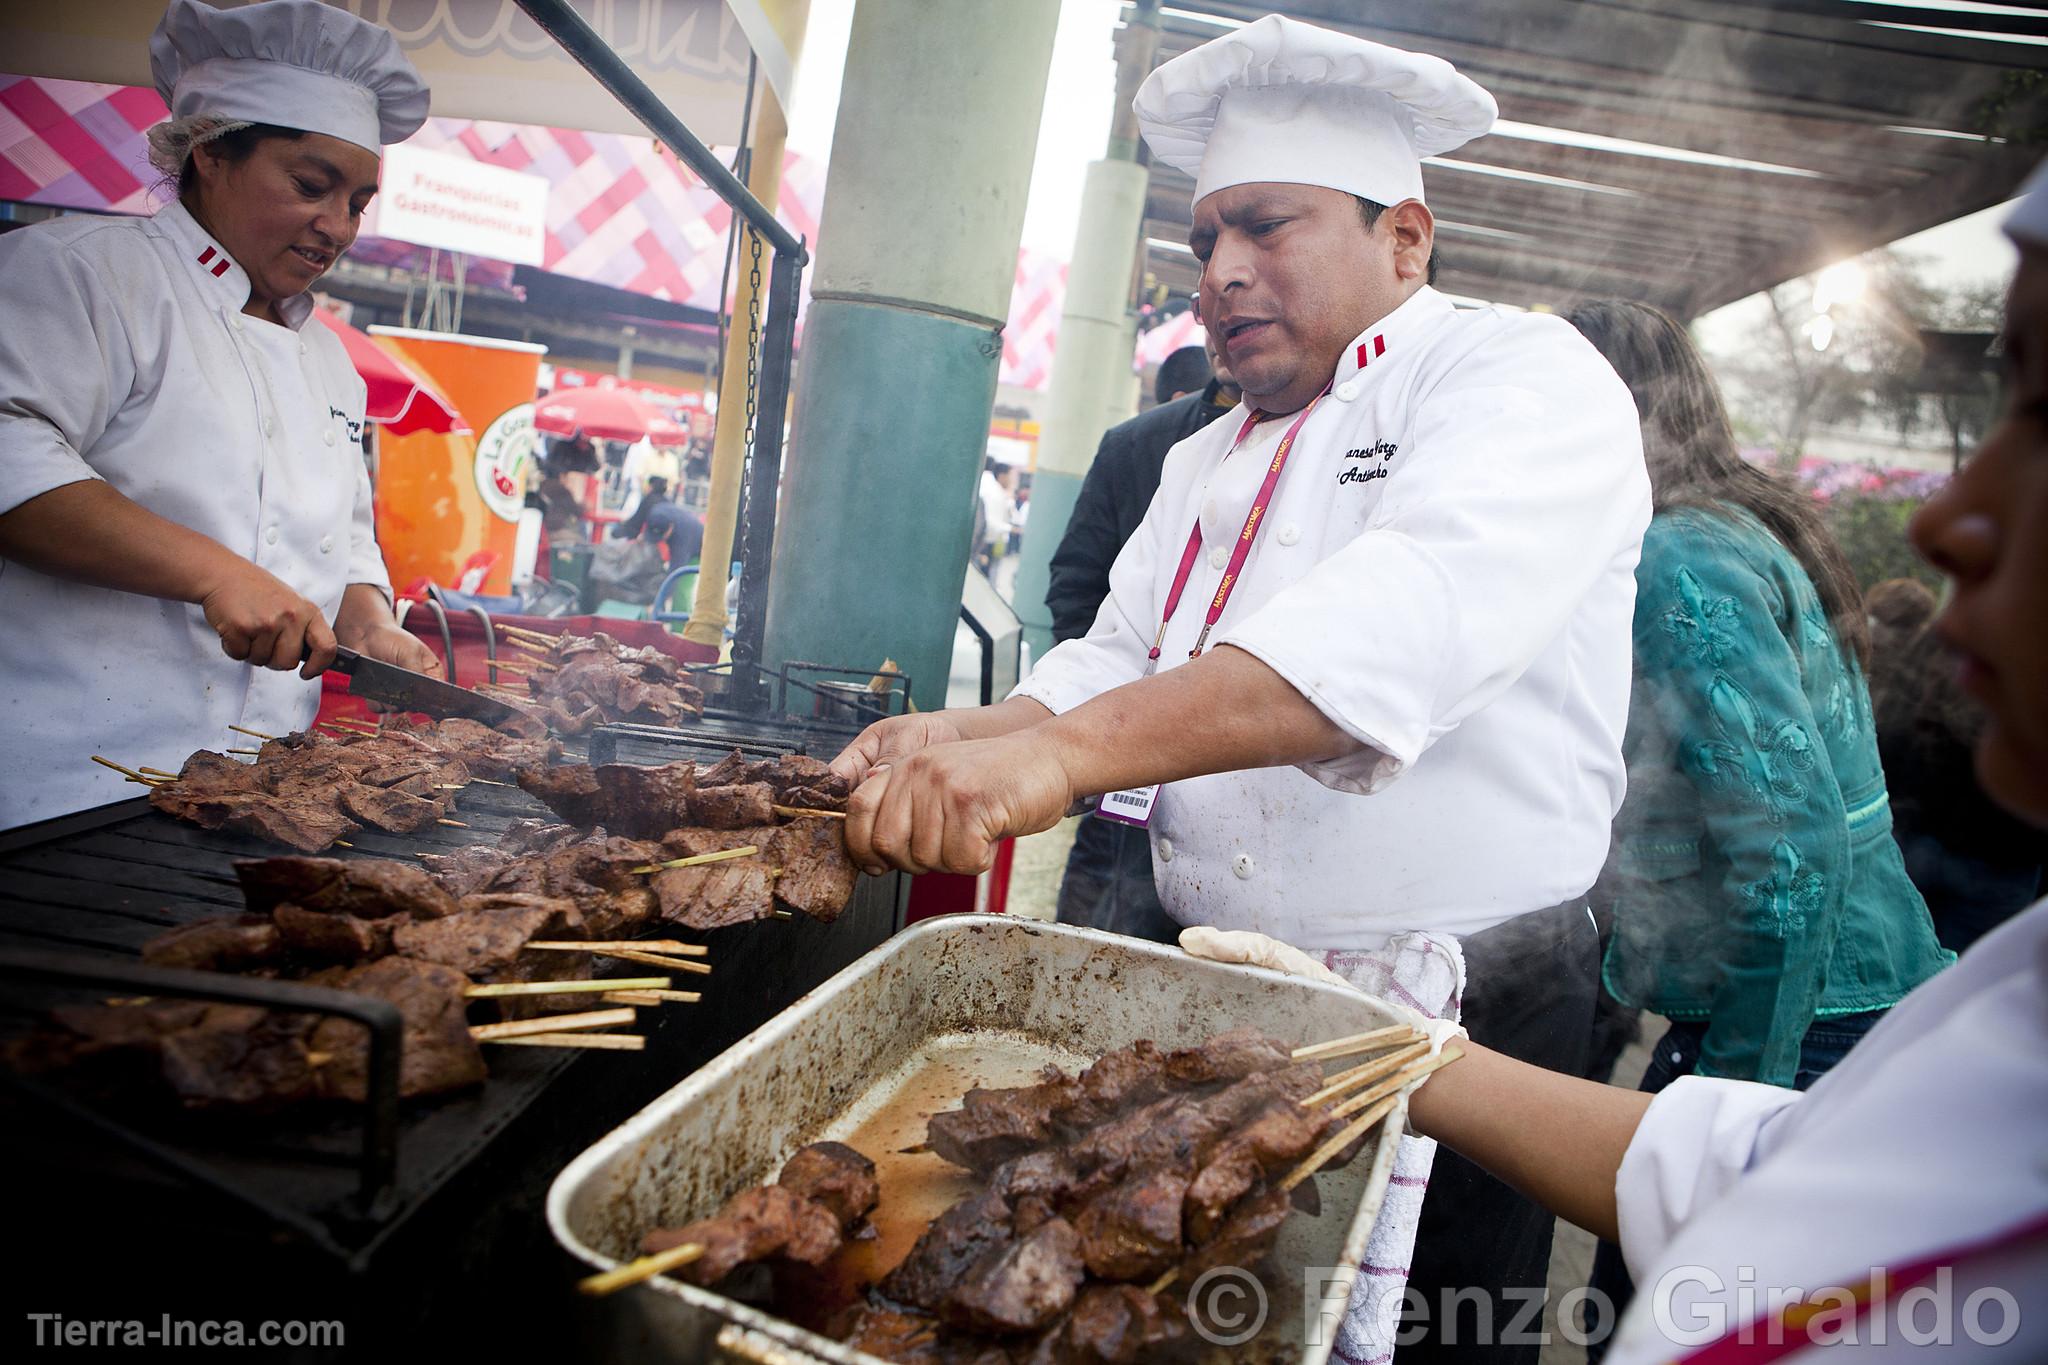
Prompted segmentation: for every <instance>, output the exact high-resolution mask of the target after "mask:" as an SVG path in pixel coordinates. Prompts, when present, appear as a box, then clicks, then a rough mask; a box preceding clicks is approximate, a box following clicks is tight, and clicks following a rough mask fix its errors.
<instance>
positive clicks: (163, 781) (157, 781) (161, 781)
mask: <svg viewBox="0 0 2048 1365" xmlns="http://www.w3.org/2000/svg"><path fill="white" fill-rule="evenodd" d="M127 780H128V781H130V782H140V783H141V784H142V785H143V786H145V787H162V786H167V785H168V784H169V782H170V779H169V778H165V777H131V778H129V779H127Z"/></svg>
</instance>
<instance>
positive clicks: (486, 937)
mask: <svg viewBox="0 0 2048 1365" xmlns="http://www.w3.org/2000/svg"><path fill="white" fill-rule="evenodd" d="M491 902H500V903H499V904H496V905H493V904H491ZM463 904H464V905H465V906H474V907H475V908H472V909H464V910H461V911H458V912H457V913H455V914H453V915H447V916H444V917H443V918H441V919H436V920H424V921H420V922H418V923H411V924H406V925H403V926H402V927H400V928H399V929H398V930H397V932H396V933H394V934H393V935H392V939H391V942H392V946H393V947H394V948H396V950H397V951H398V952H400V953H403V954H404V955H405V956H407V957H410V958H416V959H418V960H419V961H422V962H438V963H440V964H441V965H442V966H444V967H453V968H455V969H456V970H457V971H459V972H463V973H465V974H466V975H469V976H471V977H475V978H477V979H479V980H481V979H482V978H483V977H484V975H485V974H486V973H491V972H497V971H501V970H503V969H504V968H506V967H509V966H511V965H512V963H513V961H514V960H515V959H517V958H518V956H519V955H520V953H522V952H524V951H525V949H526V945H527V942H528V941H529V940H531V939H535V938H544V937H546V936H547V935H549V934H554V933H560V932H563V928H562V926H564V925H570V924H573V925H574V926H575V928H576V929H581V928H582V925H583V917H582V915H581V914H579V913H578V912H577V910H576V904H575V902H574V901H568V900H557V899H554V898H551V897H546V896H523V895H521V896H502V897H501V896H470V897H466V898H465V899H464V901H463ZM533 979H537V980H550V979H566V978H549V977H540V978H533Z"/></svg>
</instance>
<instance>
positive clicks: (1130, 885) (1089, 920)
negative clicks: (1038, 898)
mask: <svg viewBox="0 0 2048 1365" xmlns="http://www.w3.org/2000/svg"><path fill="white" fill-rule="evenodd" d="M1058 914H1059V921H1060V923H1061V924H1078V925H1080V926H1081V927H1082V928H1084V929H1106V930H1108V931H1109V932H1110V933H1112V934H1128V935H1130V936H1131V937H1132V938H1142V939H1150V940H1151V941H1152V942H1154V943H1178V942H1180V925H1178V924H1176V923H1175V922H1174V920H1173V918H1172V917H1171V916H1170V915H1168V914H1167V913H1166V910H1165V908H1164V907H1163V906H1161V905H1160V904H1159V892H1158V890H1157V889H1156V888H1155V887H1154V886H1153V883H1152V843H1151V839H1150V837H1149V836H1148V835H1147V834H1146V832H1145V831H1144V830H1142V829H1140V828H1138V827H1137V826H1136V825H1126V824H1123V823H1121V822H1119V821H1116V820H1105V819H1103V818H1102V817H1100V816H1097V815H1091V816H1088V817H1087V818H1086V819H1084V820H1082V821H1081V824H1080V827H1079V828H1078V829H1076V830H1075V831H1074V847H1073V850H1072V851H1071V852H1069V853H1068V854H1067V875H1066V876H1065V877H1064V878H1063V879H1062V880H1061V881H1060V897H1059V908H1058Z"/></svg>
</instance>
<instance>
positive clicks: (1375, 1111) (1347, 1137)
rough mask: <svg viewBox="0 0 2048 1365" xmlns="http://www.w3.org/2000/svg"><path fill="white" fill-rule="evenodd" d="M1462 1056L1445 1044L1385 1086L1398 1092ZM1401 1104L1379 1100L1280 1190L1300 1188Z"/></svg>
mask: <svg viewBox="0 0 2048 1365" xmlns="http://www.w3.org/2000/svg"><path fill="white" fill-rule="evenodd" d="M1464 1055H1465V1050H1464V1049H1463V1048H1461V1047H1459V1046H1458V1045H1457V1044H1456V1043H1446V1044H1444V1050H1443V1051H1442V1052H1439V1053H1438V1054H1437V1055H1436V1056H1434V1057H1431V1058H1429V1059H1428V1060H1427V1061H1423V1062H1418V1063H1416V1064H1415V1065H1414V1066H1411V1067H1409V1068H1408V1069H1407V1070H1406V1071H1403V1072H1402V1073H1401V1074H1400V1075H1398V1076H1395V1077H1394V1078H1393V1079H1392V1080H1390V1081H1388V1082H1387V1083H1386V1084H1387V1085H1390V1086H1394V1087H1395V1088H1397V1089H1398V1088H1399V1087H1400V1086H1403V1085H1406V1084H1407V1083H1408V1082H1409V1081H1413V1080H1420V1079H1421V1078H1422V1077H1424V1076H1427V1075H1428V1074H1429V1073H1430V1072H1432V1071H1434V1070H1436V1069H1437V1068H1438V1067H1440V1066H1448V1065H1450V1064H1451V1063H1452V1062H1455V1061H1457V1060H1458V1058H1460V1057H1462V1056H1464ZM1379 1088H1381V1087H1375V1089H1379ZM1368 1093H1370V1092H1368ZM1360 1101H1361V1102H1366V1101H1364V1097H1362V1096H1361V1097H1360ZM1400 1102H1401V1097H1400V1096H1399V1095H1398V1094H1392V1095H1387V1096H1385V1097H1384V1098H1382V1099H1381V1100H1380V1101H1379V1102H1378V1103H1377V1104H1374V1105H1373V1106H1372V1108H1370V1109H1368V1110H1366V1111H1365V1112H1364V1113H1363V1114H1360V1115H1359V1116H1358V1117H1357V1118H1355V1119H1353V1120H1352V1121H1351V1122H1350V1123H1348V1124H1346V1125H1344V1128H1343V1129H1342V1130H1341V1131H1340V1132H1338V1134H1337V1135H1336V1136H1335V1137H1333V1138H1331V1139H1330V1140H1329V1141H1328V1142H1325V1143H1324V1144H1323V1145H1322V1146H1320V1147H1318V1148H1316V1149H1315V1150H1314V1151H1313V1152H1310V1153H1309V1154H1308V1158H1307V1159H1306V1160H1305V1161H1303V1162H1302V1163H1301V1164H1300V1165H1299V1166H1297V1167H1295V1168H1294V1170H1293V1171H1292V1172H1290V1173H1289V1174H1288V1176H1287V1178H1286V1179H1285V1180H1283V1181H1281V1182H1280V1188H1281V1189H1283V1190H1292V1189H1293V1188H1294V1187H1295V1186H1296V1185H1299V1184H1300V1183H1301V1182H1302V1181H1304V1180H1306V1179H1308V1178H1309V1177H1310V1176H1312V1175H1314V1174H1315V1173H1316V1172H1317V1171H1319V1170H1321V1169H1322V1168H1323V1165H1324V1164H1325V1163H1326V1162H1328V1161H1329V1160H1330V1158H1331V1157H1334V1156H1336V1155H1337V1153H1339V1152H1341V1151H1343V1150H1344V1149H1345V1148H1346V1147H1349V1146H1350V1145H1351V1144H1352V1143H1353V1142H1356V1141H1357V1140H1358V1139H1359V1138H1361V1137H1363V1136H1365V1134H1366V1133H1368V1132H1370V1131H1371V1130H1372V1126H1373V1125H1374V1124H1376V1123H1378V1122H1379V1121H1380V1120H1382V1119H1384V1118H1385V1117H1386V1116H1387V1115H1388V1114H1391V1113H1393V1112H1394V1106H1395V1105H1396V1104H1399V1103H1400ZM1332 1112H1333V1113H1337V1114H1341V1113H1343V1112H1344V1110H1343V1109H1342V1108H1340V1109H1338V1110H1334V1111H1332Z"/></svg>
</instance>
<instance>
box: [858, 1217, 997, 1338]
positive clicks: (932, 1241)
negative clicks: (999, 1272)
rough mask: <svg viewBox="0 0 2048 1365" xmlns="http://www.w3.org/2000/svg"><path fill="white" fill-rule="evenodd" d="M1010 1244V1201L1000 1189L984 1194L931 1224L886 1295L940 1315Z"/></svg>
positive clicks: (886, 1281)
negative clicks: (971, 1275)
mask: <svg viewBox="0 0 2048 1365" xmlns="http://www.w3.org/2000/svg"><path fill="white" fill-rule="evenodd" d="M1011 1240H1012V1234H1011V1231H1010V1201H1009V1200H1007V1199H1005V1198H1004V1197H1003V1196H1002V1195H1001V1194H1000V1193H998V1192H996V1191H995V1190H983V1191H982V1192H981V1193H980V1194H978V1195H973V1196H970V1197H969V1198H966V1199H962V1200H961V1201H960V1202H959V1203H957V1204H955V1205H953V1207H952V1208H950V1209H947V1210H946V1211H945V1212H944V1213H942V1214H940V1215H939V1216H938V1217H937V1218H934V1219H933V1220H932V1221H931V1226H929V1227H927V1228H926V1229H925V1230H924V1232H923V1233H922V1234H921V1235H920V1236H919V1237H918V1239H917V1242H916V1243H915V1244H914V1245H913V1246H912V1247H911V1248H910V1254H909V1255H907V1256H905V1257H904V1258H903V1259H902V1261H900V1262H898V1263H897V1266H896V1268H895V1269H894V1270H891V1271H890V1272H889V1273H888V1275H886V1276H885V1277H883V1280H882V1283H881V1286H880V1288H881V1292H882V1295H883V1297H884V1298H887V1299H889V1300H890V1301H891V1302H894V1303H899V1304H905V1305H908V1306H909V1307H912V1308H922V1309H924V1310H925V1311H926V1312H928V1313H936V1312H938V1311H939V1310H940V1307H941V1305H943V1304H944V1303H945V1301H946V1298H947V1296H948V1295H950V1294H951V1293H952V1292H953V1290H954V1288H955V1287H956V1286H958V1285H959V1284H960V1283H961V1282H962V1281H964V1280H965V1279H966V1278H967V1274H968V1272H969V1271H970V1270H972V1269H973V1268H974V1267H975V1266H976V1265H977V1264H979V1263H980V1262H981V1261H982V1259H983V1258H984V1257H987V1256H990V1255H992V1254H995V1253H997V1252H1000V1251H1001V1250H1002V1249H1003V1248H1004V1247H1007V1246H1008V1245H1009V1244H1010V1242H1011Z"/></svg>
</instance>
